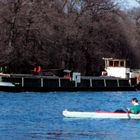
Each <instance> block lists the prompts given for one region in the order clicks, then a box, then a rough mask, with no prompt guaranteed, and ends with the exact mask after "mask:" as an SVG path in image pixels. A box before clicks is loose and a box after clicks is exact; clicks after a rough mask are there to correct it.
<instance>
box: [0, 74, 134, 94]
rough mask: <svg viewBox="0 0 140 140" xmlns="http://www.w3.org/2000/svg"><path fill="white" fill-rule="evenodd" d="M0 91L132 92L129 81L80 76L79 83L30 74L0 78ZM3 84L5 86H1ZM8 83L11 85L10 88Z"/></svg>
mask: <svg viewBox="0 0 140 140" xmlns="http://www.w3.org/2000/svg"><path fill="white" fill-rule="evenodd" d="M1 82H2V84H0V91H10V92H13V91H14V92H21V91H34V92H46V91H132V90H136V89H135V87H134V86H131V85H130V84H129V79H122V78H116V77H115V78H114V77H108V76H100V77H87V76H81V79H80V82H76V81H73V80H72V79H67V78H62V77H57V76H39V75H32V74H11V75H10V76H8V77H7V76H1ZM3 83H5V85H4V84H3ZM10 83H11V84H12V85H11V86H10Z"/></svg>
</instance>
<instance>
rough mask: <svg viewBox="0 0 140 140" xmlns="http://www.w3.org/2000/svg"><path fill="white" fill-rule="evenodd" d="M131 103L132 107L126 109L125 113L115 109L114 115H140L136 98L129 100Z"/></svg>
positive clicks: (139, 107) (139, 106)
mask: <svg viewBox="0 0 140 140" xmlns="http://www.w3.org/2000/svg"><path fill="white" fill-rule="evenodd" d="M131 103H132V104H133V107H131V108H127V111H124V110H123V109H117V110H116V111H115V112H116V113H127V112H128V113H133V114H138V113H140V105H139V103H138V99H137V98H133V99H132V100H131Z"/></svg>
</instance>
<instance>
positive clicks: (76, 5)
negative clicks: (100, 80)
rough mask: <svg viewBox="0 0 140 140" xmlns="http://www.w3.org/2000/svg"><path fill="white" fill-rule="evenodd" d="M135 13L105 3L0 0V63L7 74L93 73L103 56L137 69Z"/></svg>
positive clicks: (139, 23) (139, 30) (138, 22)
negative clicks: (43, 71)
mask: <svg viewBox="0 0 140 140" xmlns="http://www.w3.org/2000/svg"><path fill="white" fill-rule="evenodd" d="M139 38H140V9H134V10H132V11H129V12H127V13H126V12H124V11H121V10H120V9H119V7H118V6H117V5H116V4H114V3H113V2H112V1H111V0H84V1H83V0H0V58H1V59H0V65H1V66H5V65H7V66H8V67H9V70H10V72H14V73H29V72H30V70H31V69H32V67H33V66H34V65H35V64H39V65H41V66H42V67H43V68H44V69H71V70H74V71H79V72H81V73H82V74H83V75H97V74H100V71H101V70H103V68H104V61H103V60H102V58H103V57H114V58H125V59H128V60H129V61H130V65H131V67H133V68H138V67H139V66H140V56H139V52H140V41H139V40H140V39H139Z"/></svg>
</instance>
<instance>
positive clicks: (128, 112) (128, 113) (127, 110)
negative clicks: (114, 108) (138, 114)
mask: <svg viewBox="0 0 140 140" xmlns="http://www.w3.org/2000/svg"><path fill="white" fill-rule="evenodd" d="M124 109H125V111H126V113H127V115H128V118H129V119H131V117H130V110H129V109H128V108H127V107H124Z"/></svg>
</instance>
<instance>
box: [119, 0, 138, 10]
mask: <svg viewBox="0 0 140 140" xmlns="http://www.w3.org/2000/svg"><path fill="white" fill-rule="evenodd" d="M117 2H118V3H119V4H120V6H121V7H123V8H125V9H131V8H134V7H138V6H140V4H138V3H137V2H136V0H117Z"/></svg>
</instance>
